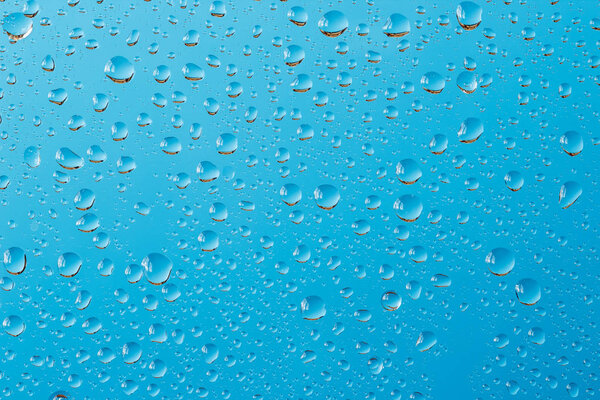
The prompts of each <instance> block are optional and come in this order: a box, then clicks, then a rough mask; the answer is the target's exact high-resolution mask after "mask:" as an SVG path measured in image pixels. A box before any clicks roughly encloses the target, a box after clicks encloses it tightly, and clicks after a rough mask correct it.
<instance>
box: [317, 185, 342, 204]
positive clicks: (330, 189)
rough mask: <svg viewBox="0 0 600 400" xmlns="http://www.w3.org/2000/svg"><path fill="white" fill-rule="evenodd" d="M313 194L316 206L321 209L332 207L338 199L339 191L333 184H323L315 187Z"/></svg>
mask: <svg viewBox="0 0 600 400" xmlns="http://www.w3.org/2000/svg"><path fill="white" fill-rule="evenodd" d="M314 196H315V201H316V202H317V206H319V208H322V209H323V210H331V209H333V208H334V207H335V206H337V204H338V202H339V201H340V192H339V190H338V189H337V188H336V187H335V186H333V185H327V184H325V185H320V186H318V187H317V188H316V189H315V192H314Z"/></svg>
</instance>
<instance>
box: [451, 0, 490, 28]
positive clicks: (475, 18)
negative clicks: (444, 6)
mask: <svg viewBox="0 0 600 400" xmlns="http://www.w3.org/2000/svg"><path fill="white" fill-rule="evenodd" d="M482 13H483V9H482V8H481V6H479V5H478V4H476V3H473V2H472V1H463V2H462V3H460V4H459V5H458V7H456V19H457V20H458V23H459V24H460V26H461V27H462V28H463V29H464V30H467V31H471V30H473V29H475V28H477V27H478V26H479V24H481V14H482Z"/></svg>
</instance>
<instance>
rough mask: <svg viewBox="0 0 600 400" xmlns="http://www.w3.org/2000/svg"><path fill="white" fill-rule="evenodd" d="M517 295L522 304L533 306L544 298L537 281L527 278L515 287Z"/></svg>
mask: <svg viewBox="0 0 600 400" xmlns="http://www.w3.org/2000/svg"><path fill="white" fill-rule="evenodd" d="M515 293H516V295H517V299H518V300H519V302H520V303H521V304H525V305H526V306H532V305H534V304H536V303H537V302H538V301H539V300H540V298H541V297H542V289H541V287H540V284H539V283H537V281H536V280H534V279H530V278H525V279H521V280H520V281H519V282H518V283H517V284H516V285H515Z"/></svg>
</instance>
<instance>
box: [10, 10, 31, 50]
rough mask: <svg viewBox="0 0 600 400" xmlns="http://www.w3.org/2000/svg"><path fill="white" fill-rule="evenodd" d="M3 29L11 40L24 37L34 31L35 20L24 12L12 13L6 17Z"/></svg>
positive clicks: (15, 40) (14, 40)
mask: <svg viewBox="0 0 600 400" xmlns="http://www.w3.org/2000/svg"><path fill="white" fill-rule="evenodd" d="M2 29H4V33H6V34H7V35H8V38H9V39H10V41H11V42H13V43H15V42H17V41H18V40H21V39H24V38H26V37H27V36H29V34H30V33H31V32H32V31H33V21H32V20H31V18H27V16H26V15H25V14H23V13H12V14H8V15H7V16H6V17H4V20H3V21H2Z"/></svg>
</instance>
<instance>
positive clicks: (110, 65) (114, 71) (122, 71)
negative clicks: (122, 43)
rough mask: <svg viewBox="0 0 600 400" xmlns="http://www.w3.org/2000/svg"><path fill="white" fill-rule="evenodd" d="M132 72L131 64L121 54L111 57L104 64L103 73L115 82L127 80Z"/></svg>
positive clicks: (131, 75)
mask: <svg viewBox="0 0 600 400" xmlns="http://www.w3.org/2000/svg"><path fill="white" fill-rule="evenodd" d="M134 73H135V69H134V68H133V64H132V63H131V61H129V60H128V59H126V58H125V57H123V56H116V57H113V58H111V59H110V60H108V62H107V63H106V65H105V66H104V74H106V76H107V77H109V78H110V80H112V81H113V82H116V83H127V82H129V81H130V80H131V79H132V78H133V74H134Z"/></svg>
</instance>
